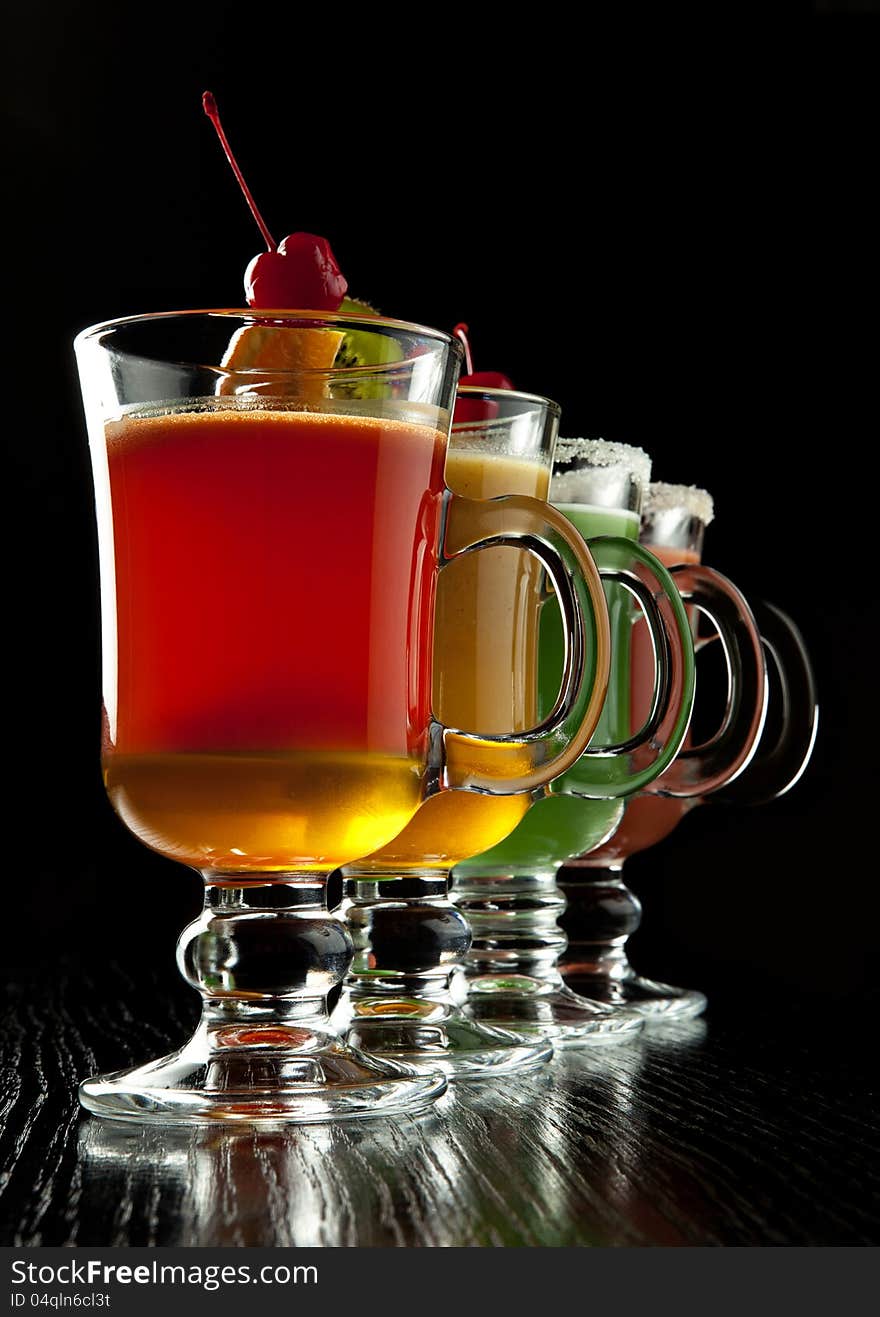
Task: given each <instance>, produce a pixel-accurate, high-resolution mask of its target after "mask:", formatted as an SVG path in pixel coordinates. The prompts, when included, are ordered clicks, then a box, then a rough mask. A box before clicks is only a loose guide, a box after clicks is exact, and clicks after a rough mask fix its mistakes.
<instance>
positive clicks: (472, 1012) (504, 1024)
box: [465, 974, 644, 1047]
mask: <svg viewBox="0 0 880 1317" xmlns="http://www.w3.org/2000/svg"><path fill="white" fill-rule="evenodd" d="M468 986H469V994H468V1001H467V1006H466V1007H465V1011H466V1013H467V1015H468V1016H469V1017H470V1018H471V1019H473V1020H478V1021H479V1022H480V1023H481V1024H489V1025H492V1026H493V1027H498V1028H502V1029H510V1030H513V1031H514V1032H516V1033H518V1034H522V1035H524V1036H526V1037H530V1036H538V1037H541V1038H548V1039H550V1040H552V1042H553V1045H554V1046H555V1047H585V1046H592V1045H594V1044H601V1043H617V1042H625V1041H627V1040H629V1039H630V1038H634V1037H635V1036H636V1035H637V1034H639V1033H640V1032H641V1030H642V1029H643V1027H644V1020H643V1019H642V1017H641V1015H638V1014H635V1013H634V1012H632V1011H630V1010H628V1009H627V1008H626V1007H625V1006H623V1007H620V1006H613V1005H606V1004H604V1003H602V1002H598V1001H592V1000H590V999H589V998H587V997H580V996H578V994H577V993H576V992H572V991H571V989H570V988H567V987H565V985H564V984H562V985H560V986H558V987H553V986H552V985H548V984H547V983H545V982H543V981H542V980H541V979H533V978H530V977H529V976H528V975H526V974H507V975H504V976H503V977H502V976H499V975H494V974H486V975H480V976H478V977H476V978H472V979H469V980H468Z"/></svg>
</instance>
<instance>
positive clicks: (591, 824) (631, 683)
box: [454, 439, 763, 1046]
mask: <svg viewBox="0 0 880 1317" xmlns="http://www.w3.org/2000/svg"><path fill="white" fill-rule="evenodd" d="M557 451H558V456H557V463H556V467H555V470H554V476H553V481H552V483H551V493H550V497H551V500H552V501H553V502H554V504H555V505H556V506H557V507H558V508H559V509H560V510H561V511H563V512H564V513H565V515H566V516H567V517H568V518H569V519H570V520H571V521H572V523H573V524H574V525H575V526H576V527H577V528H578V529H579V530H580V532H581V534H582V535H584V536H585V537H586V538H587V542H588V543H589V544H590V547H591V551H592V553H593V555H594V557H595V558H596V561H597V562H598V564H599V567H600V572H601V574H602V576H603V579H604V580H605V583H606V593H607V598H608V605H609V612H610V617H611V627H612V673H611V680H610V683H609V692H608V698H607V700H606V706H605V710H604V711H603V716H602V719H601V721H600V724H599V728H598V731H597V734H596V736H595V738H594V740H593V742H591V744H590V747H589V749H588V751H587V752H586V753H585V754H584V755H582V756H581V758H580V760H579V761H578V763H577V764H576V765H575V766H574V767H573V768H572V769H570V770H569V771H568V772H566V773H565V774H563V775H561V776H560V777H559V778H558V779H556V780H555V781H554V782H553V783H552V784H551V786H550V788H549V791H548V792H545V793H544V794H543V796H542V797H540V798H538V799H536V801H535V803H534V804H533V806H532V808H531V810H530V811H529V813H528V814H527V815H526V816H525V818H524V819H523V821H522V822H521V823H520V824H519V826H518V827H517V829H516V830H515V831H514V832H513V833H512V834H511V836H510V837H508V838H507V840H506V841H504V842H502V843H501V844H500V845H499V846H497V847H495V848H494V849H493V850H491V851H489V852H487V853H485V854H484V855H481V856H477V857H475V858H474V859H472V860H470V861H465V862H464V863H463V864H462V865H460V866H459V867H458V868H457V869H456V872H455V884H454V890H455V893H456V900H457V903H458V905H459V907H460V908H461V909H462V910H463V911H464V912H465V913H466V914H467V916H468V918H469V921H470V923H471V927H472V930H473V935H474V937H473V943H472V947H471V952H470V954H469V957H468V961H467V963H466V973H467V993H468V1006H467V1010H468V1012H469V1013H470V1014H472V1015H473V1016H474V1017H475V1018H477V1019H479V1020H481V1021H484V1022H491V1023H494V1024H497V1025H501V1026H503V1027H507V1028H511V1029H516V1030H517V1031H518V1032H521V1033H537V1034H539V1035H543V1036H548V1037H551V1038H553V1039H554V1041H555V1042H556V1043H557V1044H559V1045H571V1046H578V1045H582V1044H584V1043H588V1042H589V1041H590V1039H591V1033H590V1030H589V1028H588V1023H589V1020H590V1015H591V1012H592V1011H593V1010H594V1009H595V1000H598V995H597V998H596V999H595V1000H594V999H593V998H592V996H591V995H590V994H579V993H575V992H573V991H572V990H571V988H570V987H569V986H568V985H567V984H566V983H565V981H564V980H563V977H562V975H561V973H560V966H559V960H560V957H561V956H562V955H563V954H564V952H565V948H566V942H567V937H566V932H565V930H564V928H563V926H562V924H561V922H560V920H561V916H562V914H563V911H564V910H565V905H566V894H565V893H564V892H563V890H562V889H561V887H560V886H559V884H558V882H557V877H556V875H557V871H558V870H559V869H560V867H561V866H562V865H563V864H567V863H568V862H570V861H571V860H572V859H574V858H575V857H577V856H586V855H587V854H588V853H590V852H592V851H593V850H595V848H596V847H598V846H601V845H602V844H603V842H605V841H607V839H608V838H609V837H610V836H612V835H613V834H614V832H615V830H616V828H617V827H618V825H619V824H620V821H621V818H622V817H623V814H624V805H625V801H626V800H627V799H629V798H631V797H632V796H634V795H636V794H637V793H639V792H642V791H645V790H647V789H650V788H651V784H652V783H653V782H655V781H656V780H657V779H658V778H660V775H661V774H664V773H665V774H669V773H670V772H675V771H676V770H675V765H676V764H677V762H678V759H677V756H678V755H679V751H680V750H681V748H682V746H683V744H684V740H685V735H686V733H687V730H688V726H689V722H690V716H691V711H692V707H693V699H694V675H695V674H694V647H693V638H692V635H691V623H690V620H689V617H688V611H689V608H691V609H692V608H693V607H695V606H697V604H699V606H700V607H701V608H702V609H704V610H706V611H707V612H710V613H711V614H712V616H713V618H714V620H715V621H716V623H717V627H718V632H719V634H720V635H721V637H722V644H723V646H724V652H725V655H726V656H727V659H728V670H729V674H730V687H729V698H730V700H731V702H732V703H734V704H735V705H736V707H737V708H741V707H745V705H746V704H747V703H748V704H749V705H750V707H751V703H750V702H751V692H752V689H753V687H754V686H755V684H756V683H759V684H760V683H761V682H762V675H761V672H760V671H758V670H757V669H758V668H759V667H760V655H758V656H757V658H756V655H755V651H754V647H753V646H752V645H751V643H750V634H749V633H748V630H747V629H746V631H745V632H744V631H743V629H742V627H741V625H740V615H739V613H738V611H737V609H736V607H732V606H730V600H728V598H727V596H726V595H724V594H723V592H720V591H719V590H718V588H717V584H716V582H715V581H714V579H711V578H709V577H705V578H701V579H697V577H696V576H694V575H692V576H691V577H689V579H688V580H687V582H685V581H683V580H678V581H675V580H673V576H672V575H671V574H670V573H669V572H668V571H667V569H666V568H665V567H664V566H663V565H662V563H661V562H660V561H659V559H658V558H656V557H655V556H654V555H653V554H651V553H650V552H649V551H648V550H647V549H646V548H644V547H643V546H641V545H639V544H638V543H637V538H638V534H639V516H640V511H641V505H642V499H643V496H644V493H645V491H646V488H647V485H648V482H649V480H650V459H649V458H648V456H647V454H645V453H644V452H643V451H642V450H641V449H635V448H633V447H631V446H629V445H624V444H617V443H608V442H606V441H604V440H594V439H571V440H564V441H561V442H560V445H559V448H558V450H557ZM698 570H699V569H696V568H694V569H692V572H698ZM652 599H653V600H654V601H655V602H656V604H657V605H658V606H659V607H661V609H662V610H663V611H664V613H665V615H666V617H667V626H666V631H665V636H664V633H660V634H659V635H658V634H657V633H656V632H655V631H653V630H652V629H651V628H650V627H649V626H646V625H645V623H646V622H647V621H649V618H650V614H649V612H644V613H643V612H642V610H644V609H645V606H646V604H649V603H650V601H651V600H652ZM634 604H636V605H639V607H638V608H636V607H634ZM639 618H643V620H642V621H641V622H639V624H638V625H639V632H640V634H642V635H643V636H644V645H643V646H641V647H640V648H639V649H634V646H633V637H634V633H635V632H634V628H635V626H636V622H637V619H639ZM669 637H671V638H672V640H673V641H674V647H670V641H669V639H668V638H669ZM561 642H562V631H561V628H560V620H559V618H558V616H557V615H556V614H555V611H554V609H553V607H552V605H550V606H549V607H548V609H547V612H546V615H545V617H544V618H542V625H541V647H540V660H541V661H540V664H539V668H540V674H541V680H542V685H544V686H545V693H544V698H545V699H547V698H549V696H550V693H551V692H552V688H553V683H554V681H555V680H556V674H557V673H558V670H559V663H560V659H561V652H562V650H561ZM664 645H666V647H667V650H668V654H669V662H668V666H667V668H666V671H665V675H664V669H663V665H662V664H661V663H659V662H658V659H661V658H662V656H663V647H664ZM761 692H762V694H763V686H762V685H761ZM687 771H688V774H689V780H690V781H691V782H692V783H695V782H696V781H698V780H699V781H703V780H705V779H706V778H707V776H709V775H711V774H712V773H715V772H716V771H717V764H716V762H715V760H714V759H713V758H712V755H711V754H710V751H709V748H708V747H707V748H705V750H704V749H702V748H701V750H700V751H699V753H697V754H695V755H693V756H692V757H691V759H690V760H689V764H688V770H687ZM597 909H599V907H598V906H597ZM606 1004H612V1005H614V1006H615V1008H616V1009H617V1011H618V1015H619V1018H621V1019H627V1018H632V1016H633V1015H635V1014H637V1012H634V1011H632V1010H631V1009H630V1008H629V1006H628V1003H627V1002H626V1001H621V1000H618V999H616V998H615V999H613V1000H610V1001H609V1002H608V1003H606Z"/></svg>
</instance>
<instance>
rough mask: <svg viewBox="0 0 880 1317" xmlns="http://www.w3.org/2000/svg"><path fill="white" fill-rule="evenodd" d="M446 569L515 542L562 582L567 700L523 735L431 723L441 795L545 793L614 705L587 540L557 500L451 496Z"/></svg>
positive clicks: (562, 695) (563, 696)
mask: <svg viewBox="0 0 880 1317" xmlns="http://www.w3.org/2000/svg"><path fill="white" fill-rule="evenodd" d="M440 544H441V555H440V569H441V571H442V569H443V568H444V567H445V566H446V565H447V564H448V563H450V562H452V561H453V560H454V559H456V558H459V557H461V556H462V555H463V554H468V553H476V552H478V551H479V550H480V549H485V548H489V547H495V546H498V545H507V546H509V547H511V548H515V549H520V550H525V551H526V552H528V553H531V554H533V555H534V556H535V557H536V558H537V559H538V561H539V562H540V563H541V565H542V567H543V568H544V570H545V572H546V573H547V576H548V578H549V579H550V581H551V582H552V584H553V588H554V590H555V591H556V595H557V598H558V600H559V606H560V612H561V614H562V622H563V629H564V635H565V663H564V669H563V675H562V683H561V686H560V689H559V695H558V697H557V699H556V702H555V704H554V706H553V708H552V709H551V711H550V713H549V714H548V715H547V717H546V718H544V719H543V720H542V721H541V722H540V723H538V725H537V726H535V727H532V728H529V729H528V730H527V731H523V732H508V733H496V734H493V735H480V734H479V733H477V732H466V731H463V730H461V729H459V728H456V727H447V726H445V725H444V724H443V723H441V722H439V721H438V720H437V719H434V720H433V722H432V727H431V732H432V737H431V741H432V747H433V752H432V755H431V767H432V768H434V769H436V770H437V771H436V773H435V775H434V781H433V783H432V787H433V789H434V790H444V789H452V790H458V791H481V792H486V793H489V794H491V795H512V794H516V793H519V792H531V791H535V790H536V789H537V788H540V787H544V786H545V785H546V784H547V783H548V782H550V780H551V779H552V778H554V777H557V776H558V775H559V774H560V773H563V772H565V770H566V769H567V768H569V767H570V766H571V765H572V764H573V763H575V761H576V760H577V759H578V758H579V757H580V755H581V754H582V753H583V751H584V750H585V748H586V746H587V744H588V742H589V740H590V738H591V737H592V735H593V733H594V732H595V730H596V725H597V723H598V721H599V717H600V715H601V713H602V706H603V705H604V703H605V695H606V693H607V690H608V677H609V673H610V669H611V631H610V625H609V621H608V609H607V606H606V603H605V594H604V591H603V589H602V583H601V581H600V579H599V573H598V570H597V568H596V564H595V563H594V561H593V558H592V555H591V554H590V551H589V549H588V548H587V546H586V544H585V543H584V540H583V539H582V538H581V536H580V535H579V534H578V532H577V531H576V530H575V528H574V526H572V524H571V522H570V521H569V520H568V519H567V518H566V517H565V516H563V514H562V513H561V512H557V510H556V509H555V508H554V507H551V505H550V504H549V503H543V502H541V500H540V499H536V498H530V497H528V496H527V495H524V494H508V495H504V496H503V497H501V498H493V499H479V500H478V499H470V498H464V497H463V496H462V495H460V494H453V493H451V492H449V491H447V492H446V494H444V509H443V522H442V530H441V536H440Z"/></svg>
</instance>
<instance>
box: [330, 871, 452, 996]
mask: <svg viewBox="0 0 880 1317" xmlns="http://www.w3.org/2000/svg"><path fill="white" fill-rule="evenodd" d="M344 875H345V887H344V892H345V899H344V901H343V903H342V906H341V907H340V913H341V914H342V915H344V917H345V920H346V924H347V926H348V929H349V930H350V932H351V936H352V940H353V942H354V959H353V961H352V964H351V968H350V971H349V973H348V976H347V977H346V980H345V985H346V988H347V990H348V993H349V996H350V998H351V1000H352V1002H353V1003H356V1002H361V1003H363V1002H364V1001H365V1000H366V999H374V1000H375V1001H376V1009H377V1011H379V1012H381V1000H377V999H381V998H383V997H384V998H387V999H388V1001H389V1003H390V1002H391V1000H392V998H393V999H396V1000H395V1008H394V1009H395V1011H396V1012H398V1013H399V1012H400V1008H401V1006H402V1005H403V1003H401V1002H400V1001H399V999H400V998H405V999H407V1000H412V1002H413V1004H414V1005H415V1004H417V1003H418V1002H419V1001H422V1002H424V1003H426V1004H427V1003H434V1004H436V1005H438V1006H439V1005H445V1004H448V1005H451V1004H452V1002H451V998H450V982H451V979H452V975H453V973H454V971H455V969H456V966H457V965H458V964H459V962H460V961H461V958H462V956H463V955H464V954H465V952H466V951H467V948H468V944H469V942H470V934H469V932H468V926H467V921H466V920H465V919H464V918H463V917H462V916H461V914H459V912H458V910H456V908H455V906H454V905H453V904H452V903H451V901H450V900H449V886H450V879H449V874H448V873H447V872H445V871H435V872H432V873H422V874H418V875H407V876H402V877H399V878H396V877H389V878H387V879H379V878H377V876H376V873H375V871H372V872H371V871H369V870H358V869H357V868H355V867H354V866H348V867H347V868H346V869H345V870H344ZM414 1013H415V1012H414Z"/></svg>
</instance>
